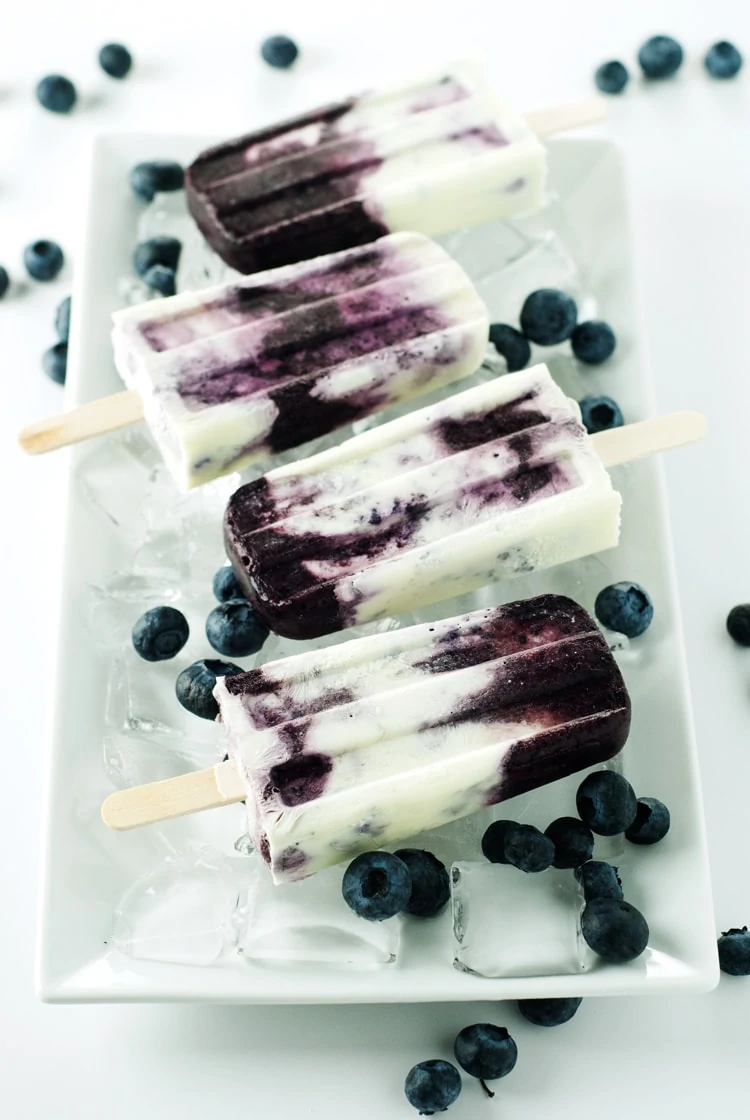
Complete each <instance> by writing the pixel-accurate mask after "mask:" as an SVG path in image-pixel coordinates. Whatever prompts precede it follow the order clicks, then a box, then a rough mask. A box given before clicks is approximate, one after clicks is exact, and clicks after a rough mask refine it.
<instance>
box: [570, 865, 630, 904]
mask: <svg viewBox="0 0 750 1120" xmlns="http://www.w3.org/2000/svg"><path fill="white" fill-rule="evenodd" d="M575 877H576V879H577V880H578V882H579V883H580V884H581V887H582V888H583V897H584V898H585V899H586V901H587V902H593V900H594V899H595V898H610V899H614V901H615V902H621V901H622V899H623V897H624V896H623V893H622V882H621V880H620V876H619V875H618V874H617V868H616V867H613V866H612V864H611V863H604V862H603V861H602V860H598V859H590V860H588V862H587V863H582V864H581V866H580V867H577V868H576V869H575Z"/></svg>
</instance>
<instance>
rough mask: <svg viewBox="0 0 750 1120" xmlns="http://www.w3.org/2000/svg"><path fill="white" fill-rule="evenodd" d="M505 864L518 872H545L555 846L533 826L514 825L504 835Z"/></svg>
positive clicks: (553, 855) (553, 853)
mask: <svg viewBox="0 0 750 1120" xmlns="http://www.w3.org/2000/svg"><path fill="white" fill-rule="evenodd" d="M504 853H505V862H506V863H509V864H511V865H512V866H513V867H517V868H518V870H519V871H526V872H530V873H535V872H538V871H546V870H547V868H548V867H549V866H550V865H551V863H552V860H553V859H554V858H555V845H554V844H553V843H552V841H551V840H550V838H549V837H548V836H545V835H544V833H543V832H540V831H539V829H538V828H535V827H534V825H533V824H514V825H513V827H512V828H509V829H508V830H507V832H506V834H505V844H504Z"/></svg>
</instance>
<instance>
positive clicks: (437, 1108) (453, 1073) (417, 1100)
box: [404, 1058, 461, 1116]
mask: <svg viewBox="0 0 750 1120" xmlns="http://www.w3.org/2000/svg"><path fill="white" fill-rule="evenodd" d="M404 1092H405V1093H406V1099H407V1101H408V1102H409V1104H410V1105H413V1107H414V1108H416V1109H417V1111H418V1112H419V1115H420V1116H434V1115H435V1113H436V1112H445V1110H446V1108H449V1107H450V1106H451V1105H452V1104H453V1102H454V1101H455V1100H457V1099H458V1095H459V1093H460V1092H461V1074H460V1073H459V1072H458V1070H457V1069H456V1067H455V1066H454V1065H452V1064H451V1062H444V1061H443V1060H442V1059H441V1058H434V1059H432V1060H431V1061H429V1062H419V1063H418V1064H417V1065H415V1066H413V1067H412V1068H411V1069H410V1070H409V1072H408V1074H407V1075H406V1082H405V1083H404Z"/></svg>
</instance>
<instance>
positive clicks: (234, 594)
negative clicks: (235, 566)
mask: <svg viewBox="0 0 750 1120" xmlns="http://www.w3.org/2000/svg"><path fill="white" fill-rule="evenodd" d="M213 589H214V595H215V596H216V598H217V599H218V600H219V602H220V603H226V602H227V601H228V600H229V599H244V597H245V592H244V591H243V590H242V587H241V585H240V581H239V580H238V579H237V576H236V575H235V574H234V571H233V570H232V568H231V566H230V565H229V564H225V565H224V567H223V568H219V570H218V572H217V573H216V575H215V576H214V582H213Z"/></svg>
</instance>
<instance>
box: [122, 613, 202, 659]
mask: <svg viewBox="0 0 750 1120" xmlns="http://www.w3.org/2000/svg"><path fill="white" fill-rule="evenodd" d="M189 637H190V627H189V626H188V623H187V619H186V618H185V615H184V614H183V613H182V611H178V610H177V608H176V607H152V608H151V610H150V611H146V613H145V614H142V615H141V617H140V618H139V619H138V621H137V622H136V624H135V626H134V627H133V647H134V648H135V652H136V653H137V654H139V655H140V656H141V657H142V658H143V659H144V661H169V659H170V658H171V657H175V656H176V654H178V653H179V652H180V650H181V649H182V647H183V646H184V645H185V642H186V641H187V640H188V638H189Z"/></svg>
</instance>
